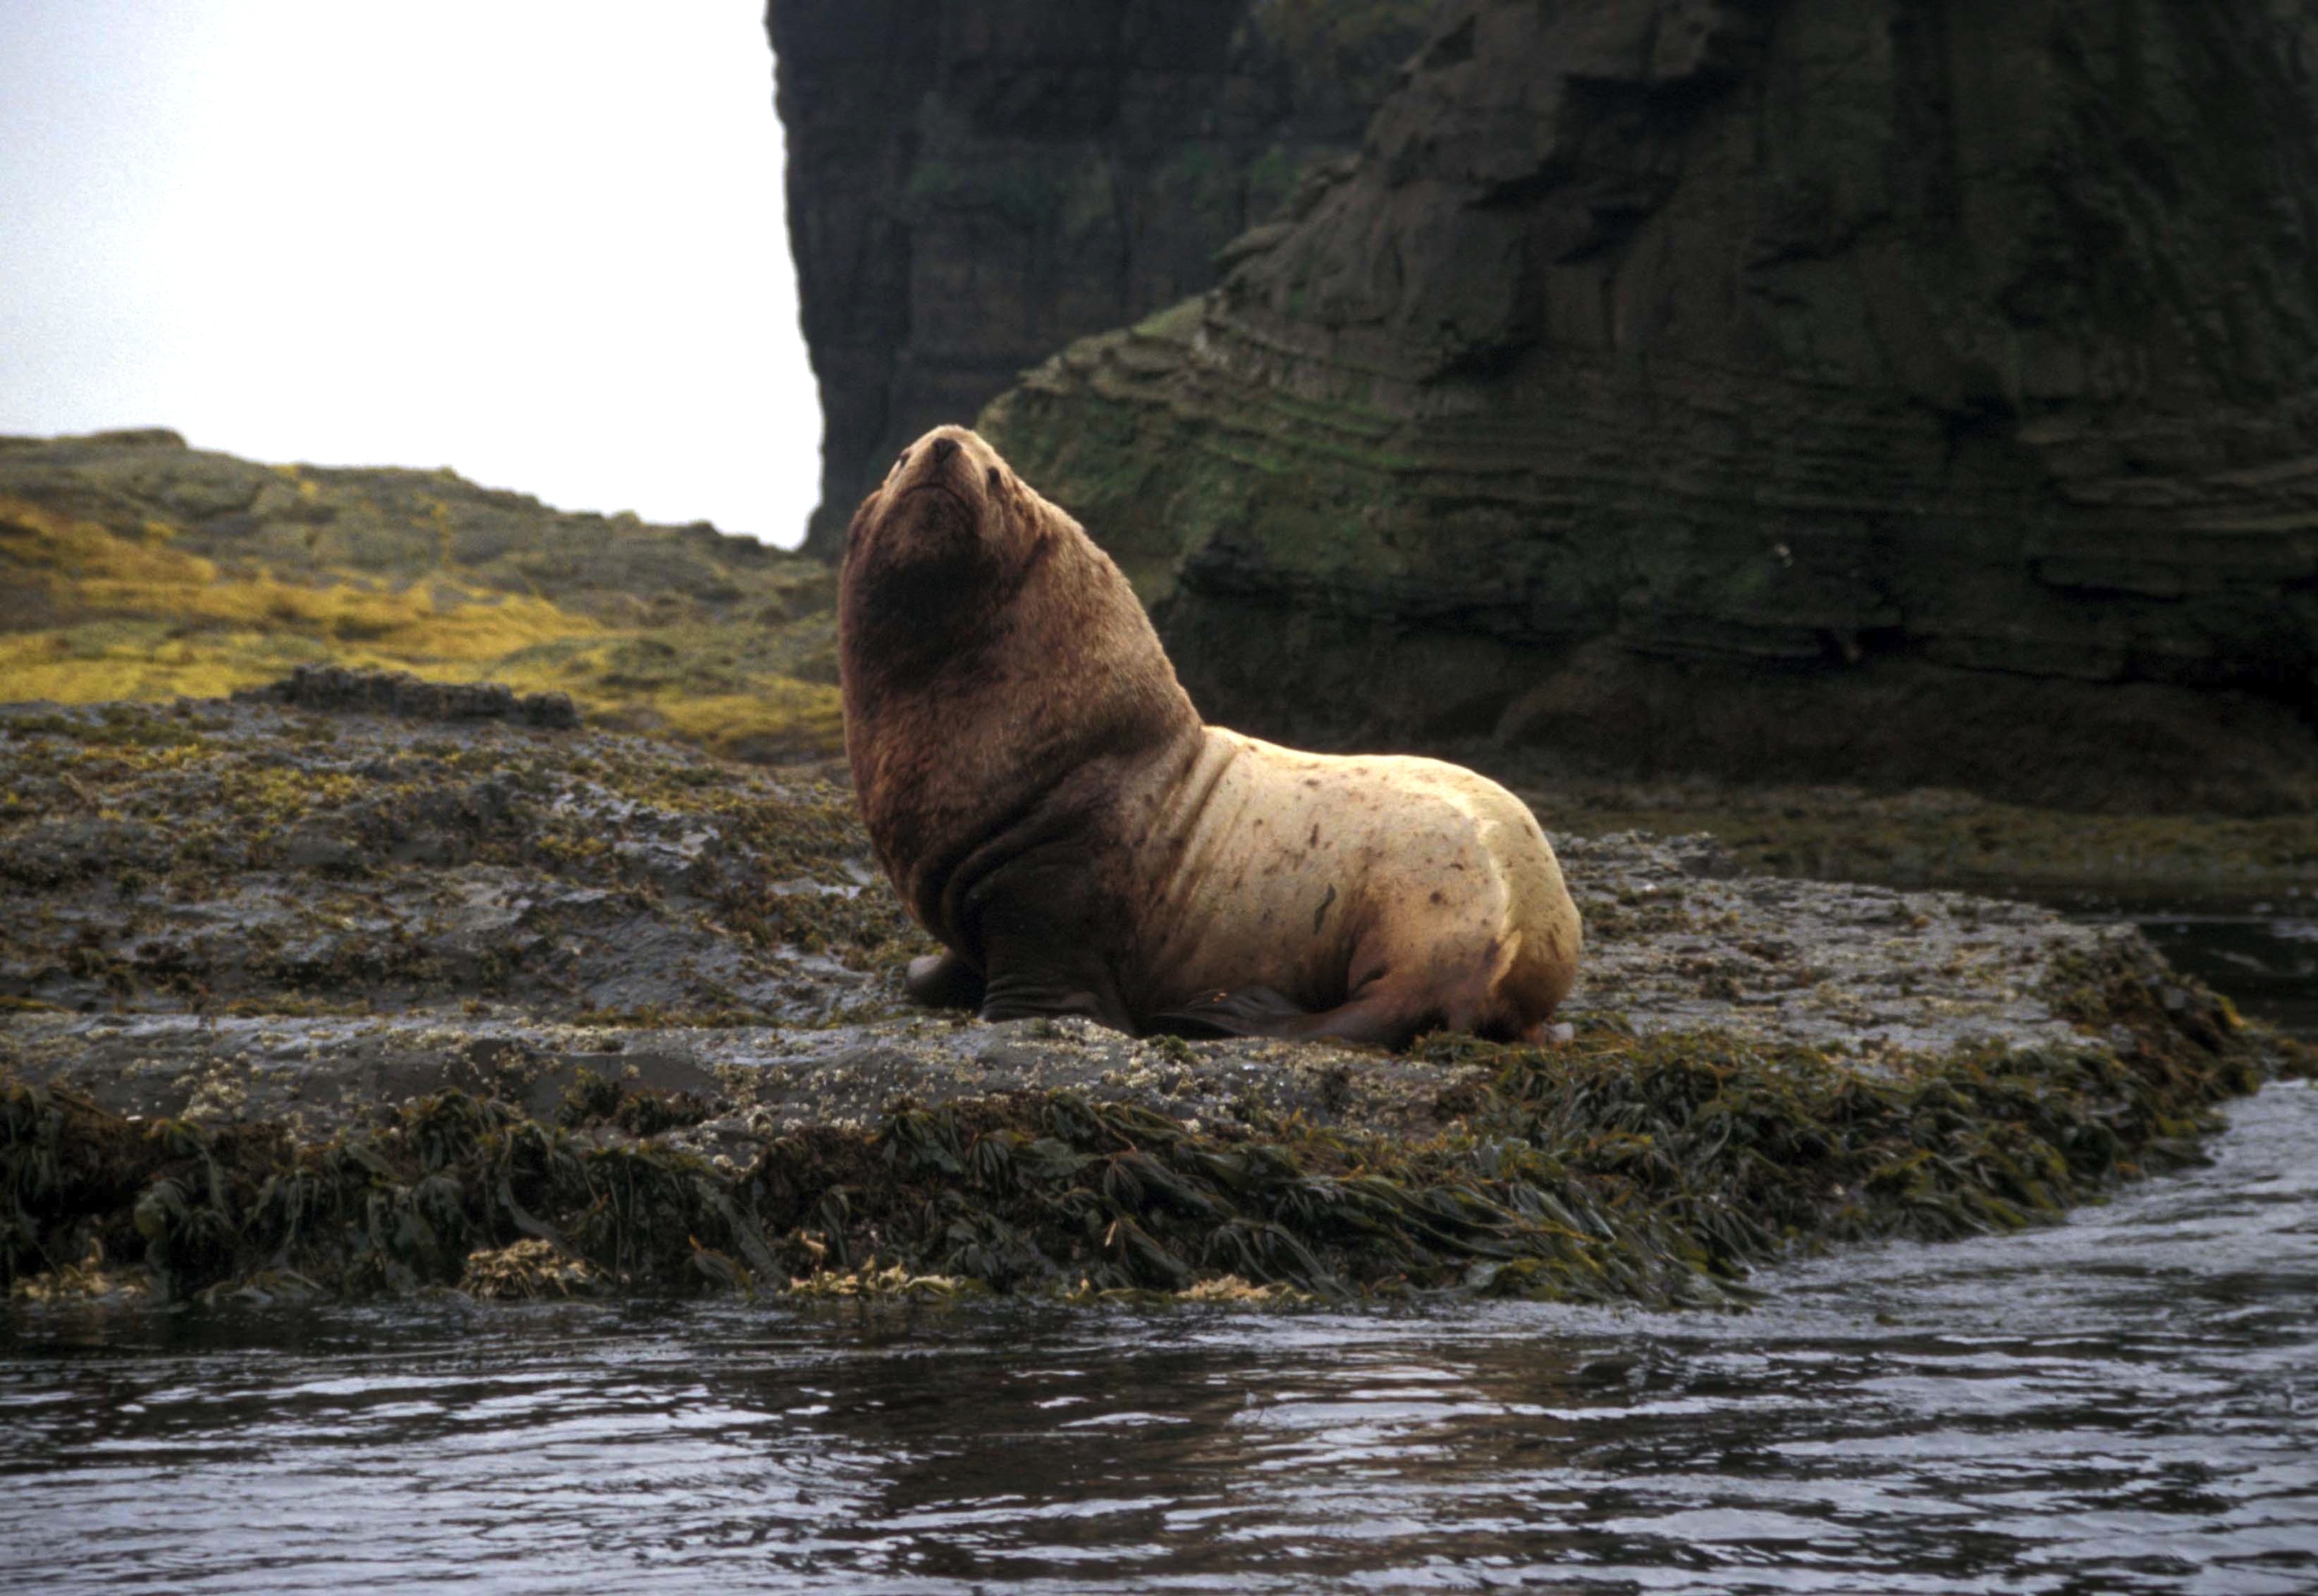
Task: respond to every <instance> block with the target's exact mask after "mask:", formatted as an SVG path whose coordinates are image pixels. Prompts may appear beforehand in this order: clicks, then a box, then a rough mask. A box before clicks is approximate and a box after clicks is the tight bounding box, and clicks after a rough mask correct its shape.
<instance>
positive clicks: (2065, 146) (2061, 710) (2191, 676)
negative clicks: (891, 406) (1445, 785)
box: [984, 0, 2318, 809]
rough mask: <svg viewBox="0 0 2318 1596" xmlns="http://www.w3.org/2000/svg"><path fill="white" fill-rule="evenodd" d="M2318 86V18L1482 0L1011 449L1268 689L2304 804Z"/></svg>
mask: <svg viewBox="0 0 2318 1596" xmlns="http://www.w3.org/2000/svg"><path fill="white" fill-rule="evenodd" d="M2314 71H2318V6H2314V5H2311V4H2289V3H2285V0H2210V3H2208V4H2199V5H2195V6H2184V5H2175V4H2161V3H2159V0H2122V3H2119V0H2020V3H2019V4H2013V5H2010V6H2006V7H1999V8H1987V7H1974V8H1971V9H1969V10H1959V9H1957V8H1955V7H1953V6H1947V5H1942V4H1933V3H1930V0H1598V3H1596V4H1587V5H1576V4H1568V5H1558V4H1550V5H1539V4H1533V3H1532V0H1460V3H1459V4H1454V5H1453V6H1451V8H1450V9H1449V10H1448V12H1447V13H1446V14H1445V16H1444V19H1443V22H1442V25H1441V27H1440V29H1439V31H1437V33H1436V34H1435V35H1434V36H1433V39H1432V40H1431V41H1430V42H1429V43H1428V44H1427V45H1426V46H1425V47H1424V49H1423V50H1422V52H1421V53H1420V54H1419V55H1418V56H1417V57H1416V58H1415V60H1414V61H1413V63H1412V65H1411V67H1410V70H1409V72H1408V74H1407V76H1406V80H1405V82H1404V83H1403V85H1402V86H1401V87H1400V88H1399V89H1398V90H1397V92H1396V93H1395V94H1392V95H1391V96H1390V97H1389V98H1388V101H1387V102H1386V103H1384V105H1383V106H1382V108H1381V109H1380V111H1379V113H1378V114H1377V116H1376V117H1375V119H1374V120H1373V121H1372V123H1371V124H1370V129H1369V131H1368V135H1367V139H1366V143H1365V146H1364V148H1363V150H1362V153H1361V157H1360V159H1359V161H1358V163H1357V165H1356V166H1354V167H1353V168H1352V170H1351V171H1350V172H1349V173H1348V174H1347V175H1345V176H1344V178H1343V181H1341V182H1339V183H1336V184H1334V185H1332V186H1329V187H1327V188H1326V190H1325V192H1323V193H1317V194H1316V196H1314V197H1313V198H1312V199H1311V201H1310V202H1309V206H1308V209H1307V211H1305V212H1304V213H1303V214H1302V215H1301V217H1300V218H1299V219H1298V220H1295V223H1294V225H1293V226H1291V227H1286V228H1280V229H1269V230H1268V234H1267V236H1266V237H1263V238H1258V239H1255V240H1252V241H1251V249H1250V253H1248V254H1247V256H1245V258H1244V259H1242V260H1240V261H1239V262H1238V263H1237V264H1236V265H1235V266H1234V267H1233V269H1232V270H1231V271H1230V273H1229V274H1228V276H1227V277H1226V281H1225V282H1224V283H1223V284H1222V285H1221V287H1220V288H1218V289H1217V291H1214V292H1213V293H1211V294H1210V295H1208V297H1207V299H1206V300H1204V302H1201V303H1197V304H1192V305H1187V306H1184V307H1181V308H1179V309H1176V310H1173V311H1171V312H1169V313H1167V314H1165V315H1163V316H1159V317H1155V318H1151V319H1149V320H1148V321H1146V322H1145V323H1144V324H1142V325H1141V326H1139V327H1136V328H1134V329H1131V330H1125V331H1119V332H1114V333H1110V334H1108V335H1105V336H1101V337H1098V338H1094V339H1091V340H1087V341H1084V342H1082V343H1081V344H1079V345H1074V347H1072V348H1071V349H1069V350H1067V351H1065V353H1064V354H1062V355H1060V356H1059V357H1057V358H1056V360H1054V361H1053V362H1051V363H1048V364H1047V366H1046V367H1044V368H1042V369H1041V370H1040V371H1038V372H1036V373H1034V374H1033V375H1032V376H1031V378H1030V379H1029V381H1028V382H1027V383H1026V385H1025V386H1024V387H1023V388H1021V389H1020V390H1017V391H1015V392H1014V393H1012V394H1011V395H1010V396H1008V397H1007V398H1006V399H1003V400H1002V401H1000V403H999V404H998V405H997V406H995V407H994V408H993V410H992V411H991V412H990V413H989V414H988V415H987V416H986V417H985V418H984V428H985V430H986V431H989V432H991V433H992V434H993V438H994V440H995V441H996V442H998V444H1000V446H1001V447H1002V448H1003V449H1004V450H1005V451H1006V452H1007V453H1008V454H1009V456H1010V457H1011V459H1012V460H1013V462H1014V463H1015V464H1016V465H1017V467H1018V468H1020V470H1021V471H1023V472H1024V474H1025V475H1026V476H1028V477H1029V479H1030V480H1033V481H1034V482H1037V483H1038V484H1039V485H1040V486H1041V487H1042V488H1043V489H1046V490H1047V492H1048V493H1049V494H1050V495H1051V496H1053V497H1055V498H1057V499H1059V500H1060V501H1061V502H1063V503H1064V504H1065V505H1067V506H1068V507H1071V508H1072V509H1073V510H1074V512H1076V513H1078V514H1079V515H1080V516H1082V518H1083V519H1084V520H1085V521H1086V523H1087V525H1089V527H1090V529H1091V530H1092V531H1093V532H1094V533H1095V534H1096V535H1097V536H1098V537H1099V538H1101V539H1102V540H1103V541H1104V542H1105V543H1106V545H1107V546H1109V547H1110V548H1111V549H1112V550H1113V551H1114V552H1115V553H1117V554H1118V555H1119V557H1120V558H1121V560H1122V562H1123V563H1125V564H1126V565H1127V566H1128V569H1129V570H1130V574H1132V575H1134V576H1135V577H1136V578H1137V581H1138V583H1139V584H1140V585H1141V586H1142V587H1143V588H1144V590H1145V592H1146V596H1148V597H1150V598H1152V599H1153V600H1155V603H1156V605H1157V607H1158V609H1159V612H1160V614H1161V616H1162V619H1163V630H1164V631H1165V633H1166V635H1167V638H1168V641H1169V645H1170V648H1171V650H1172V651H1173V652H1174V654H1175V657H1176V659H1177V663H1178V666H1179V668H1181V670H1182V672H1183V674H1184V676H1185V678H1186V680H1187V682H1188V683H1189V684H1190V686H1191V687H1192V690H1193V692H1194V693H1195V695H1198V696H1199V700H1200V703H1201V706H1202V708H1203V709H1204V710H1205V711H1206V712H1207V713H1208V714H1209V715H1210V716H1212V717H1214V718H1216V719H1219V720H1225V721H1228V722H1234V723H1238V724H1244V725H1248V726H1251V727H1253V728H1256V729H1267V730H1271V731H1275V732H1279V733H1281V734H1285V735H1289V736H1296V737H1302V738H1306V739H1316V740H1328V739H1348V738H1353V737H1361V738H1376V737H1379V736H1381V737H1388V738H1397V739H1407V740H1426V739H1431V738H1437V737H1441V736H1446V735H1457V734H1469V733H1472V732H1476V731H1496V732H1498V733H1499V734H1500V735H1503V736H1505V737H1508V738H1514V739H1528V740H1544V741H1548V742H1550V743H1553V744H1555V745H1556V746H1562V747H1567V748H1569V749H1576V750H1580V751H1584V752H1586V753H1589V754H1592V755H1595V756H1598V757H1600V758H1602V759H1603V760H1604V761H1605V762H1607V763H1609V764H1612V765H1615V766H1618V767H1622V768H1627V769H1636V768H1639V769H1643V770H1651V769H1672V768H1681V767H1694V768H1708V769H1718V770H1723V771H1729V772H1737V773H1740V774H1750V775H1756V776H1797V777H1805V778H1819V779H1824V778H1828V777H1833V778H1838V779H1863V778H1864V779H1868V780H1872V781H1878V782H1892V783H1898V782H1924V781H1935V782H1936V781H1948V782H1954V783H1958V784H1966V785H1976V786H1979V787H1981V789H1982V790H1986V791H1992V792H1998V793H2002V794H2010V795H2014V796H2023V797H2031V798H2036V799H2041V800H2046V801H2060V802H2071V803H2105V802H2120V803H2133V804H2143V805H2147V804H2157V805H2161V806H2163V805H2179V804H2189V805H2197V806H2203V807H2217V808H2225V809H2263V808H2280V807H2299V806H2303V805H2306V804H2307V803H2308V802H2310V801H2311V796H2312V794H2314V793H2318V741H2314V739H2313V737H2312V735H2311V726H2310V722H2309V720H2308V718H2307V706H2308V705H2309V704H2310V701H2311V698H2312V690H2313V686H2314V681H2318V677H2314V668H2318V383H2314V381H2313V371H2314V357H2318V256H2314V253H2313V249H2312V244H2313V240H2314V237H2318V210H2314V207H2318V93H2314V83H2313V78H2314ZM1255 245H1261V246H1263V247H1253V246H1255Z"/></svg>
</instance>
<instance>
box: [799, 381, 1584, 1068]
mask: <svg viewBox="0 0 2318 1596" xmlns="http://www.w3.org/2000/svg"><path fill="white" fill-rule="evenodd" d="M838 621H839V652H840V665H841V668H842V675H843V683H844V696H845V717H846V751H847V754H848V757H849V759H850V760H851V763H852V767H853V778H854V785H855V790H856V792H857V794H858V797H859V801H860V804H861V811H862V817H863V819H864V820H865V821H866V822H867V826H868V829H869V836H870V839H871V842H872V843H873V845H874V846H875V847H876V850H877V857H878V861H879V863H880V864H881V865H883V866H884V867H885V871H886V873H887V874H888V875H890V876H891V877H892V879H893V881H894V886H895V887H896V889H897V890H899V891H900V892H901V894H902V896H903V901H906V902H907V903H908V904H909V906H910V908H911V910H912V912H913V913H914V914H915V915H916V916H917V917H918V919H920V920H921V922H922V923H923V924H924V926H925V927H926V928H927V929H928V930H929V931H930V932H931V933H932V934H933V935H934V936H935V937H937V938H939V940H940V941H941V942H942V943H943V945H944V946H946V947H947V948H948V950H949V952H948V955H944V956H942V957H941V958H939V959H936V960H921V961H920V964H919V966H917V967H915V968H913V969H912V980H911V987H912V991H914V992H916V993H917V994H918V995H920V996H921V997H922V998H924V999H926V1000H929V1001H951V1002H966V1003H974V1004H978V1005H979V1007H980V1008H981V1009H982V1010H983V1013H984V1016H985V1017H986V1018H1019V1017H1021V1016H1024V1015H1031V1014H1056V1013H1074V1014H1084V1015H1088V1016H1091V1017H1092V1018H1096V1019H1099V1020H1101V1021H1102V1022H1103V1023H1105V1024H1108V1025H1111V1026H1115V1027H1119V1028H1121V1029H1126V1030H1132V1031H1144V1030H1151V1029H1171V1030H1179V1031H1185V1032H1190V1033H1195V1034H1196V1033H1212V1032H1218V1031H1220V1032H1246V1033H1264V1034H1271V1035H1280V1036H1344V1037H1348V1038H1352V1039H1359V1040H1369V1041H1379V1042H1385V1043H1388V1044H1392V1045H1397V1044H1399V1043H1402V1042H1405V1041H1406V1040H1407V1039H1408V1038H1409V1037H1410V1036H1414V1035H1415V1034H1416V1033H1417V1032H1419V1031H1421V1030H1424V1029H1427V1028H1432V1027H1441V1026H1445V1027H1451V1028H1455V1029H1462V1030H1472V1031H1478V1032H1481V1033H1483V1034H1486V1035H1494V1036H1522V1035H1529V1034H1533V1033H1535V1032H1536V1031H1537V1030H1538V1028H1539V1027H1541V1026H1542V1025H1543V1023H1544V1022H1545V1020H1546V1019H1547V1018H1549V1017H1550V1015H1551V1013H1552V1011H1553V1009H1554V1008H1555V1007H1556V1006H1557V1005H1558V1004H1559V1002H1560V1000H1561V999H1562V998H1563V996H1564V995H1565V994H1566V993H1567V992H1568V989H1569V986H1570V984H1571V982H1572V981H1573V980H1574V978H1575V973H1576V968H1577V952H1578V945H1579V928H1578V921H1577V910H1576V908H1575V907H1574V906H1573V905H1572V904H1571V903H1570V901H1569V895H1568V891H1567V890H1566V888H1565V887H1564V885H1563V883H1562V880H1561V874H1560V870H1559V865H1557V864H1556V863H1555V861H1554V857H1553V850H1552V848H1551V847H1550V845H1549V844H1548V843H1547V842H1546V840H1545V837H1544V834H1543V833H1542V832H1541V830H1540V829H1538V826H1537V822H1536V820H1535V819H1534V818H1533V817H1532V816H1531V814H1530V813H1529V811H1528V810H1527V809H1526V808H1525V807H1523V804H1522V803H1521V802H1520V801H1519V800H1518V799H1516V798H1514V796H1513V795H1512V794H1509V793H1506V792H1505V790H1504V789H1503V788H1501V787H1499V786H1497V785H1496V784H1494V783H1492V782H1489V781H1487V780H1486V779H1485V778H1483V777H1481V776H1477V775H1475V774H1474V773H1472V772H1470V771H1468V770H1463V769H1460V768H1459V767H1455V766H1451V765H1444V764H1441V763H1439V762H1437V761H1433V760H1429V759H1411V758H1390V757H1381V756H1380V757H1376V758H1331V757H1329V756H1325V755H1317V754H1304V753H1298V752H1295V751H1294V750H1291V749H1280V748H1275V747H1273V746H1272V745H1271V744H1269V743H1263V742H1259V741H1257V740H1255V739H1253V738H1247V737H1241V736H1239V735H1238V734H1236V733H1234V732H1228V731H1221V730H1219V729H1216V728H1210V727H1205V726H1202V725H1201V724H1200V722H1199V715H1198V713H1197V712H1196V711H1195V710H1193V708H1192V706H1191V702H1190V698H1189V697H1188V696H1187V695H1185V694H1184V692H1183V690H1182V687H1181V685H1179V684H1178V683H1177V681H1176V679H1175V672H1174V669H1173V668H1172V666H1171V665H1170V664H1169V663H1168V661H1167V656H1166V652H1165V650H1163V648H1162V647H1161V646H1160V642H1159V638H1158V635H1157V633H1156V632H1154V631H1153V630H1152V627H1151V623H1150V620H1149V618H1148V617H1147V616H1146V614H1144V610H1143V606H1142V605H1141V604H1139V603H1138V602H1137V599H1136V597H1135V595H1134V593H1133V591H1132V590H1131V589H1130V588H1129V587H1128V584H1127V580H1126V578H1124V577H1122V576H1121V575H1120V574H1119V569H1118V568H1117V567H1116V566H1114V565H1113V564H1112V563H1111V561H1110V558H1109V557H1108V556H1107V555H1105V554H1104V553H1103V552H1102V551H1101V549H1099V548H1097V547H1096V546H1095V544H1094V542H1093V541H1092V539H1090V538H1088V537H1087V535H1086V533H1084V532H1083V531H1082V530H1081V529H1080V527H1079V525H1078V524H1077V523H1076V522H1074V521H1073V520H1072V519H1071V518H1070V516H1067V515H1065V514H1064V513H1063V512H1062V511H1061V510H1059V509H1057V508H1056V507H1054V506H1053V505H1051V504H1048V503H1047V501H1046V500H1045V499H1043V498H1039V497H1038V494H1037V493H1035V492H1033V491H1032V490H1031V489H1029V486H1028V485H1026V484H1024V483H1023V482H1022V481H1021V480H1020V479H1019V478H1017V477H1016V476H1015V475H1014V473H1013V471H1011V469H1009V468H1008V467H1007V465H1006V463H1005V462H1004V461H1002V460H1001V459H1000V458H999V457H998V455H997V454H996V453H995V452H994V451H993V450H992V449H991V448H990V446H989V445H988V444H985V443H984V442H983V440H982V439H981V438H980V437H978V436H976V435H975V434H974V433H972V432H970V431H967V430H966V429H965V428H963V427H939V428H937V429H935V430H934V431H933V432H930V433H929V434H927V435H925V436H924V437H923V438H921V439H920V440H919V441H918V442H917V443H916V444H912V446H911V448H910V449H909V450H908V451H906V452H904V453H903V455H902V457H901V459H900V460H899V461H897V462H895V464H894V470H893V471H892V472H891V473H890V474H889V475H888V476H887V478H886V480H885V482H884V483H883V484H881V485H880V486H879V487H878V488H877V489H876V490H875V491H874V492H872V493H871V494H870V495H869V497H868V498H867V499H865V500H864V501H863V503H862V505H861V507H860V509H859V510H858V512H857V513H856V514H855V516H854V517H853V524H852V526H851V528H850V529H849V532H848V533H847V538H846V552H845V564H844V571H843V577H842V580H841V584H840V598H839V609H838Z"/></svg>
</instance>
